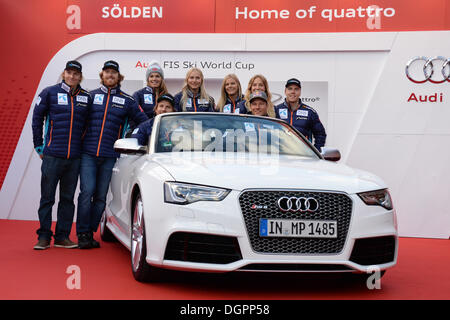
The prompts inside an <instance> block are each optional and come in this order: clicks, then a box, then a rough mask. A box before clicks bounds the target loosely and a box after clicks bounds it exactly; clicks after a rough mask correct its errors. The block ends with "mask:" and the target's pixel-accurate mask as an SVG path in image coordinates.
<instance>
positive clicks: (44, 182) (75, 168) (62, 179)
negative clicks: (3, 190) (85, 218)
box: [36, 155, 80, 241]
mask: <svg viewBox="0 0 450 320" xmlns="http://www.w3.org/2000/svg"><path fill="white" fill-rule="evenodd" d="M79 170H80V159H79V158H77V159H64V158H57V157H52V156H48V155H44V158H43V160H42V165H41V174H42V175H41V201H40V203H39V210H38V214H39V222H40V228H39V229H38V230H37V232H36V233H37V234H38V239H45V240H51V237H52V236H53V232H52V230H51V227H52V208H53V205H54V204H55V193H56V188H57V186H58V183H59V203H58V211H57V212H58V214H57V222H56V229H55V235H54V237H55V240H56V241H61V240H64V239H66V238H68V237H69V235H70V231H71V229H72V223H73V216H74V212H75V205H74V203H73V196H74V194H75V190H76V188H77V183H78V174H79Z"/></svg>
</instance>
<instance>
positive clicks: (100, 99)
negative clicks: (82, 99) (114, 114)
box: [94, 93, 105, 104]
mask: <svg viewBox="0 0 450 320" xmlns="http://www.w3.org/2000/svg"><path fill="white" fill-rule="evenodd" d="M104 98H105V95H104V94H98V93H97V94H96V95H95V97H94V104H103V99H104Z"/></svg>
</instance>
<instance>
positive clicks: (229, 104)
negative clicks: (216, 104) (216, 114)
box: [223, 97, 247, 114]
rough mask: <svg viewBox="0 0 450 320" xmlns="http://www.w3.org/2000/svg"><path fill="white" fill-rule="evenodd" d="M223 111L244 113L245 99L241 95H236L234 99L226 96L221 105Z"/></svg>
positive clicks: (245, 110) (245, 109) (245, 111)
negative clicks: (223, 103)
mask: <svg viewBox="0 0 450 320" xmlns="http://www.w3.org/2000/svg"><path fill="white" fill-rule="evenodd" d="M223 112H224V113H235V114H246V113H247V108H246V107H245V100H243V97H240V98H239V97H238V98H237V99H236V101H232V100H231V99H230V98H229V97H227V101H226V102H225V105H224V106H223Z"/></svg>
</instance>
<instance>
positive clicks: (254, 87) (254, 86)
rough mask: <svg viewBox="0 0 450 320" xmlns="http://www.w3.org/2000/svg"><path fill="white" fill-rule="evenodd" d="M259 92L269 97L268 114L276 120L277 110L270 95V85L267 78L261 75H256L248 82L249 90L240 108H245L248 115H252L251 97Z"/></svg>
mask: <svg viewBox="0 0 450 320" xmlns="http://www.w3.org/2000/svg"><path fill="white" fill-rule="evenodd" d="M258 91H262V92H264V93H265V94H266V96H267V114H268V116H269V117H272V118H275V110H274V106H273V103H272V94H271V93H270V90H269V83H268V82H267V79H266V77H264V76H263V75H261V74H257V75H254V76H253V77H251V79H250V80H249V81H248V86H247V90H246V91H245V94H244V101H242V102H240V103H239V106H238V107H240V108H242V106H245V108H246V110H247V113H251V110H250V103H249V97H250V94H252V93H255V92H258Z"/></svg>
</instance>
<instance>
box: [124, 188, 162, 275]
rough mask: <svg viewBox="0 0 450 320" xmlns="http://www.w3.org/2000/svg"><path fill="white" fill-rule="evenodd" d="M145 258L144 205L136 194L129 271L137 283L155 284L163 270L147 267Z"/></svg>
mask: <svg viewBox="0 0 450 320" xmlns="http://www.w3.org/2000/svg"><path fill="white" fill-rule="evenodd" d="M146 256H147V243H146V234H145V222H144V205H143V202H142V199H141V196H140V194H138V195H137V196H136V201H135V205H134V209H133V223H132V224H131V269H132V271H133V276H134V278H135V279H136V280H137V281H140V282H155V281H160V280H162V276H163V274H162V273H163V272H164V270H162V269H159V268H156V267H153V266H151V265H149V264H148V263H147V261H145V258H146Z"/></svg>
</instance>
